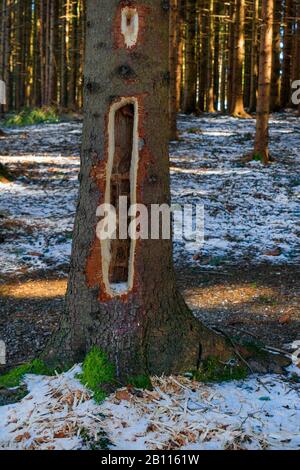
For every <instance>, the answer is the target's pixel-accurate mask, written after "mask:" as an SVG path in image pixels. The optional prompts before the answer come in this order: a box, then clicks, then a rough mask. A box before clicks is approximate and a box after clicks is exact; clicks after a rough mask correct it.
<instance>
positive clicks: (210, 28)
mask: <svg viewBox="0 0 300 470" xmlns="http://www.w3.org/2000/svg"><path fill="white" fill-rule="evenodd" d="M207 47H208V48H207V61H208V62H207V77H206V80H207V81H206V83H207V88H206V108H207V109H206V110H207V112H208V113H215V112H216V110H215V96H214V60H213V59H214V48H215V28H214V0H209V10H208V21H207Z"/></svg>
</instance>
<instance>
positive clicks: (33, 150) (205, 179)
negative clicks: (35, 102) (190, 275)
mask: <svg viewBox="0 0 300 470" xmlns="http://www.w3.org/2000/svg"><path fill="white" fill-rule="evenodd" d="M179 128H180V131H181V141H180V142H176V143H172V144H171V173H172V196H173V202H174V203H180V204H184V203H186V204H199V205H204V210H205V243H204V246H201V245H200V246H197V245H195V243H189V242H187V241H176V242H175V258H176V260H180V262H181V263H182V262H184V263H188V264H192V263H194V264H199V263H200V264H201V265H202V266H203V267H205V268H207V269H209V268H218V266H220V265H222V266H223V267H224V265H227V264H230V265H232V264H237V265H238V264H243V265H245V264H256V263H277V264H298V263H299V259H300V217H299V216H300V176H299V175H300V137H299V135H300V134H299V131H300V119H299V118H298V117H296V116H292V115H274V117H273V118H272V120H271V154H272V156H273V157H274V159H275V160H276V163H273V164H272V165H270V167H268V168H265V167H263V166H262V165H261V164H260V163H259V162H251V163H246V164H245V163H242V162H241V158H242V157H243V156H245V155H247V154H249V152H251V149H252V146H253V135H254V130H255V121H254V120H237V119H234V118H230V117H223V116H216V117H208V116H203V117H200V118H195V117H186V116H180V119H179ZM10 132H11V133H10V136H9V137H8V138H7V137H5V138H4V139H1V141H0V163H4V164H8V165H9V168H11V169H12V170H15V171H18V170H19V172H20V174H21V175H22V176H21V177H20V178H18V179H17V180H16V181H15V182H14V183H12V184H9V185H4V184H1V183H0V225H1V238H2V239H1V252H2V253H1V272H2V274H4V273H9V274H11V273H14V272H19V273H22V272H24V271H34V270H36V269H40V268H43V269H47V268H48V267H49V268H51V269H52V268H54V267H55V268H57V267H60V266H65V265H66V264H67V263H68V260H69V255H70V247H71V238H72V226H73V219H74V213H75V206H76V200H77V190H78V180H77V175H78V171H79V158H78V156H79V146H80V137H81V123H78V122H77V123H76V122H72V123H61V124H55V125H48V126H45V125H44V126H36V127H32V128H25V129H23V130H22V131H21V130H11V131H10Z"/></svg>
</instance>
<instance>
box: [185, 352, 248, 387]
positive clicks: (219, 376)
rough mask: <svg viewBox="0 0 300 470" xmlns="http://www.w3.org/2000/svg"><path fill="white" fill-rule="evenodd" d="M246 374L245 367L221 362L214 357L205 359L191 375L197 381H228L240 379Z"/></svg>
mask: <svg viewBox="0 0 300 470" xmlns="http://www.w3.org/2000/svg"><path fill="white" fill-rule="evenodd" d="M247 376H248V371H247V368H246V367H243V366H241V365H239V364H234V363H226V364H224V363H222V362H220V360H219V359H218V358H216V357H209V358H207V359H205V360H204V361H203V362H202V364H201V366H200V368H199V370H197V371H194V372H193V377H194V379H195V380H198V381H199V382H205V383H211V382H230V381H231V380H242V379H245V378H246V377H247Z"/></svg>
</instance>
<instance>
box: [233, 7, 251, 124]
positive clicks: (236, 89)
mask: <svg viewBox="0 0 300 470" xmlns="http://www.w3.org/2000/svg"><path fill="white" fill-rule="evenodd" d="M234 47H235V50H234V67H233V77H232V84H233V88H232V103H231V114H232V116H234V117H240V118H244V117H248V115H247V113H246V111H245V109H244V97H243V67H244V61H245V0H236V23H235V46H234Z"/></svg>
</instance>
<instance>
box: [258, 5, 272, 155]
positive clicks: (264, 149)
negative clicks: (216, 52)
mask: <svg viewBox="0 0 300 470" xmlns="http://www.w3.org/2000/svg"><path fill="white" fill-rule="evenodd" d="M273 17H274V0H263V3H262V29H261V41H260V58H259V82H258V100H257V121H256V138H255V148H254V154H255V155H257V156H259V157H261V159H262V161H263V162H264V163H265V164H268V163H269V149H268V146H269V113H270V92H271V77H272V41H273V19H274V18H273Z"/></svg>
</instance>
